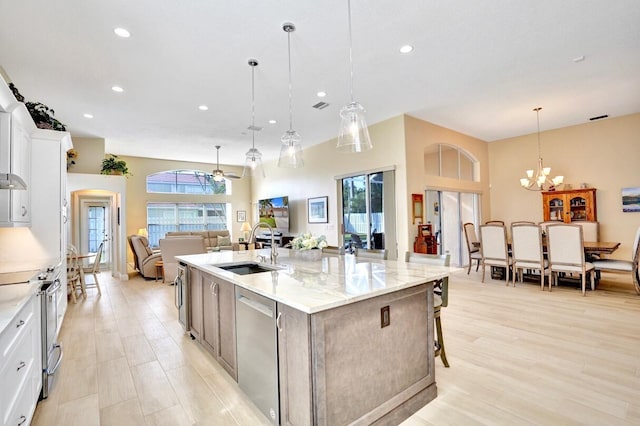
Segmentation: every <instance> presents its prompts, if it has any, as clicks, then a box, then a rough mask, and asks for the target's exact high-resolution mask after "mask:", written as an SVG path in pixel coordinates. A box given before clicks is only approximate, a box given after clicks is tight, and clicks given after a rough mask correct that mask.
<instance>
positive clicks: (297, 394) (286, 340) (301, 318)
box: [277, 303, 313, 426]
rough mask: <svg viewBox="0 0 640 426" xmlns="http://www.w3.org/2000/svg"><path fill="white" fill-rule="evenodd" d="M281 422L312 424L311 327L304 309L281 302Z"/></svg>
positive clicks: (279, 326)
mask: <svg viewBox="0 0 640 426" xmlns="http://www.w3.org/2000/svg"><path fill="white" fill-rule="evenodd" d="M277 309H278V321H277V325H278V369H279V371H278V373H279V379H280V424H282V425H288V426H293V425H311V424H313V421H312V420H313V412H312V395H313V394H312V379H311V330H310V317H309V315H308V314H305V313H304V312H300V311H298V310H296V309H293V308H290V307H288V306H287V305H283V304H281V303H279V304H278V307H277Z"/></svg>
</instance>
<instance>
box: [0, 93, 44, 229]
mask: <svg viewBox="0 0 640 426" xmlns="http://www.w3.org/2000/svg"><path fill="white" fill-rule="evenodd" d="M28 114H29V113H28V112H27V111H26V108H25V107H24V105H22V104H19V105H18V106H16V107H15V108H13V112H12V113H9V112H1V113H0V173H11V174H14V175H17V176H19V177H20V178H22V180H24V182H25V183H26V185H27V189H26V190H13V189H12V190H6V189H3V190H0V226H29V225H30V223H31V203H30V200H31V194H30V186H31V135H30V133H31V131H32V130H33V128H35V126H34V124H33V121H31V122H30V123H29V122H28V121H26V119H25V115H26V117H27V118H28V119H29V120H31V118H30V116H29V115H28Z"/></svg>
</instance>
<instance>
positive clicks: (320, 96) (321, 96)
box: [316, 91, 327, 98]
mask: <svg viewBox="0 0 640 426" xmlns="http://www.w3.org/2000/svg"><path fill="white" fill-rule="evenodd" d="M316 95H318V97H319V98H324V97H325V96H327V92H323V91H320V92H318V93H316Z"/></svg>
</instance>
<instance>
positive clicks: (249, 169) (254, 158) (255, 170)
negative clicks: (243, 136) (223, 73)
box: [242, 59, 265, 177]
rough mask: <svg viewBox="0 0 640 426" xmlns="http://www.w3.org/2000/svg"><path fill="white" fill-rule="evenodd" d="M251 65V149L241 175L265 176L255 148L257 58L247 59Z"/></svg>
mask: <svg viewBox="0 0 640 426" xmlns="http://www.w3.org/2000/svg"><path fill="white" fill-rule="evenodd" d="M249 66H250V67H251V149H250V150H249V151H247V153H246V154H245V155H246V158H245V162H244V170H242V177H245V176H262V177H265V174H264V168H263V167H262V153H261V152H260V151H258V150H257V149H256V97H255V83H254V80H255V79H254V71H255V68H256V67H257V66H258V60H257V59H249Z"/></svg>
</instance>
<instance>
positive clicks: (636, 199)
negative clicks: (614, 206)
mask: <svg viewBox="0 0 640 426" xmlns="http://www.w3.org/2000/svg"><path fill="white" fill-rule="evenodd" d="M622 211H623V212H640V187H637V188H622Z"/></svg>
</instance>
